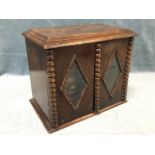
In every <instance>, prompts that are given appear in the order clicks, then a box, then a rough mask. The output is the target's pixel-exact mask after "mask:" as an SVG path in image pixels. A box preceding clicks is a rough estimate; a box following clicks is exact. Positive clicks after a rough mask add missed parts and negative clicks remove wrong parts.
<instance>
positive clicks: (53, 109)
mask: <svg viewBox="0 0 155 155" xmlns="http://www.w3.org/2000/svg"><path fill="white" fill-rule="evenodd" d="M47 75H48V96H49V98H48V105H49V113H50V119H51V122H52V127H53V128H57V127H58V112H57V96H56V78H55V77H56V74H55V62H54V54H53V51H52V50H49V51H48V53H47Z"/></svg>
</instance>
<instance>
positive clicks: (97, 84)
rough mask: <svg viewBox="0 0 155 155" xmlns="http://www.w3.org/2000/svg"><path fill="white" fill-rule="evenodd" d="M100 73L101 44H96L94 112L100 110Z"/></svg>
mask: <svg viewBox="0 0 155 155" xmlns="http://www.w3.org/2000/svg"><path fill="white" fill-rule="evenodd" d="M100 72H101V44H99V43H98V44H96V51H95V112H96V113H98V112H99V110H100V76H101V75H100Z"/></svg>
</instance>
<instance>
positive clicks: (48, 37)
mask: <svg viewBox="0 0 155 155" xmlns="http://www.w3.org/2000/svg"><path fill="white" fill-rule="evenodd" d="M23 35H24V36H25V38H27V39H28V40H31V41H32V42H34V43H36V44H37V45H39V46H40V47H42V48H43V49H50V48H58V47H64V46H72V45H79V44H86V43H93V42H100V41H106V40H113V39H121V38H128V37H135V36H137V33H135V32H133V31H131V30H129V29H124V28H118V27H113V26H109V25H105V24H93V25H72V26H65V27H48V28H32V29H29V30H27V31H25V32H24V33H23Z"/></svg>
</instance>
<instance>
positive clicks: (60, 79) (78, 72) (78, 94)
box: [54, 44, 95, 125]
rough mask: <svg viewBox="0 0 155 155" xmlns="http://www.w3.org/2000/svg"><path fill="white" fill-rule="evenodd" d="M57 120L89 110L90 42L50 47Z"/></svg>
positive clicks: (92, 51)
mask: <svg viewBox="0 0 155 155" xmlns="http://www.w3.org/2000/svg"><path fill="white" fill-rule="evenodd" d="M54 55H55V60H56V61H55V63H56V65H55V66H56V75H57V77H56V80H57V93H58V95H57V96H59V98H58V113H59V116H58V120H59V124H60V125H61V124H63V123H66V122H69V121H72V120H74V119H76V118H79V117H81V116H84V115H87V114H89V113H91V112H93V106H94V105H93V101H94V98H93V96H94V94H93V88H94V55H95V53H94V44H89V45H80V46H74V47H63V48H59V49H54Z"/></svg>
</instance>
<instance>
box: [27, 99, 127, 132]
mask: <svg viewBox="0 0 155 155" xmlns="http://www.w3.org/2000/svg"><path fill="white" fill-rule="evenodd" d="M125 102H127V101H126V100H125V101H119V102H117V103H115V104H113V105H111V106H108V107H106V108H104V109H101V110H100V111H99V113H102V112H104V111H106V110H109V109H111V108H113V107H116V106H118V105H121V104H123V103H125ZM30 103H31V104H32V106H33V108H34V110H35V111H36V113H37V114H38V116H39V118H40V120H41V121H42V123H43V125H44V126H45V128H46V129H47V131H48V133H53V132H55V131H58V130H60V129H62V128H65V127H67V126H69V125H72V124H74V123H77V122H79V121H82V120H84V119H87V118H89V117H92V116H94V115H97V114H99V113H97V114H96V112H92V113H90V114H87V115H85V116H82V117H80V118H77V119H74V120H73V121H70V122H67V123H64V124H63V125H60V126H58V127H57V128H52V126H51V122H50V120H49V119H48V118H47V116H46V115H45V113H44V112H43V111H42V109H41V108H40V106H39V105H38V103H37V102H36V101H35V99H33V98H32V99H30Z"/></svg>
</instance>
